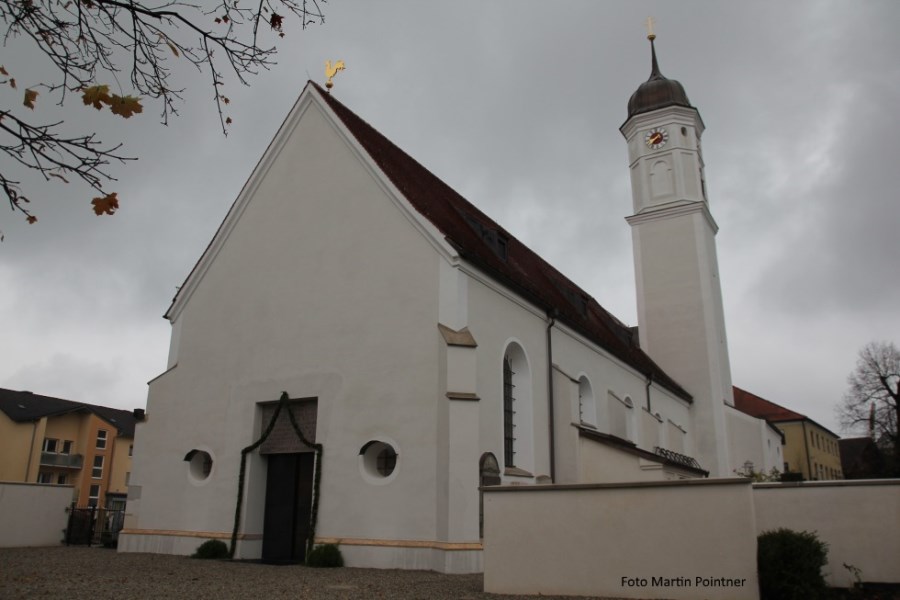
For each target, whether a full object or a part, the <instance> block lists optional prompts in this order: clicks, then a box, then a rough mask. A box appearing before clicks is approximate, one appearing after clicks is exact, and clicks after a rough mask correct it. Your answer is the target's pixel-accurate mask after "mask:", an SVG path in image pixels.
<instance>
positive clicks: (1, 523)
mask: <svg viewBox="0 0 900 600" xmlns="http://www.w3.org/2000/svg"><path fill="white" fill-rule="evenodd" d="M71 501H72V486H71V485H41V484H35V483H9V482H0V547H2V548H12V547H20V546H56V545H58V544H59V543H60V542H61V541H62V539H63V537H64V532H65V528H66V523H67V522H68V514H67V513H66V507H67V506H69V503H70V502H71Z"/></svg>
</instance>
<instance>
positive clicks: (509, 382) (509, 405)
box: [503, 357, 516, 467]
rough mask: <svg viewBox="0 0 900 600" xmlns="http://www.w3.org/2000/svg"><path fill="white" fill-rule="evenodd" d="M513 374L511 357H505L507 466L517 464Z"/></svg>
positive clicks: (504, 386)
mask: <svg viewBox="0 0 900 600" xmlns="http://www.w3.org/2000/svg"><path fill="white" fill-rule="evenodd" d="M513 375H515V373H514V372H513V370H512V365H511V364H510V362H509V357H504V358H503V464H504V466H507V467H513V466H515V464H516V462H515V442H516V438H515V434H514V429H515V424H514V423H513V417H514V416H515V414H516V412H515V410H513V403H514V402H515V400H516V399H515V397H514V396H513V391H514V390H515V387H516V386H515V385H513Z"/></svg>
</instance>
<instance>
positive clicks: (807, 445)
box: [800, 421, 813, 481]
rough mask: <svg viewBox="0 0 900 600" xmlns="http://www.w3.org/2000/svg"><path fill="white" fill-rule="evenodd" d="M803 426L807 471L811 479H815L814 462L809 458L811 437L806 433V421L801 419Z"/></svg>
mask: <svg viewBox="0 0 900 600" xmlns="http://www.w3.org/2000/svg"><path fill="white" fill-rule="evenodd" d="M800 425H801V426H802V427H803V448H804V449H806V471H807V473H809V480H810V481H812V480H813V471H812V463H811V462H810V460H809V437H808V436H807V435H806V421H801V422H800Z"/></svg>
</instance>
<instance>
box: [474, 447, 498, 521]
mask: <svg viewBox="0 0 900 600" xmlns="http://www.w3.org/2000/svg"><path fill="white" fill-rule="evenodd" d="M488 485H500V465H499V464H497V457H496V456H494V455H493V454H491V453H490V452H485V453H484V454H482V455H481V459H480V460H479V461H478V486H479V487H480V488H483V487H485V486H488ZM478 535H479V537H484V492H482V491H481V490H479V492H478Z"/></svg>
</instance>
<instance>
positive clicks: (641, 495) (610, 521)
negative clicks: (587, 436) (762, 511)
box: [484, 479, 759, 600]
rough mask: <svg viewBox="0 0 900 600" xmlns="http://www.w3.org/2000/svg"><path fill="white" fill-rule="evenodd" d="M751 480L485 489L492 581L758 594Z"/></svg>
mask: <svg viewBox="0 0 900 600" xmlns="http://www.w3.org/2000/svg"><path fill="white" fill-rule="evenodd" d="M753 510H754V509H753V498H752V490H751V485H750V481H749V480H747V479H694V480H685V481H659V482H638V483H627V484H579V485H538V486H519V487H513V486H509V487H495V488H485V493H484V511H485V534H484V589H485V591H486V592H490V593H502V594H562V595H574V596H605V597H615V598H671V599H685V600H696V599H697V598H707V599H709V600H715V599H726V598H727V599H731V600H742V599H752V600H756V599H757V598H758V597H759V592H758V584H757V578H756V528H755V527H754V519H753Z"/></svg>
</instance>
